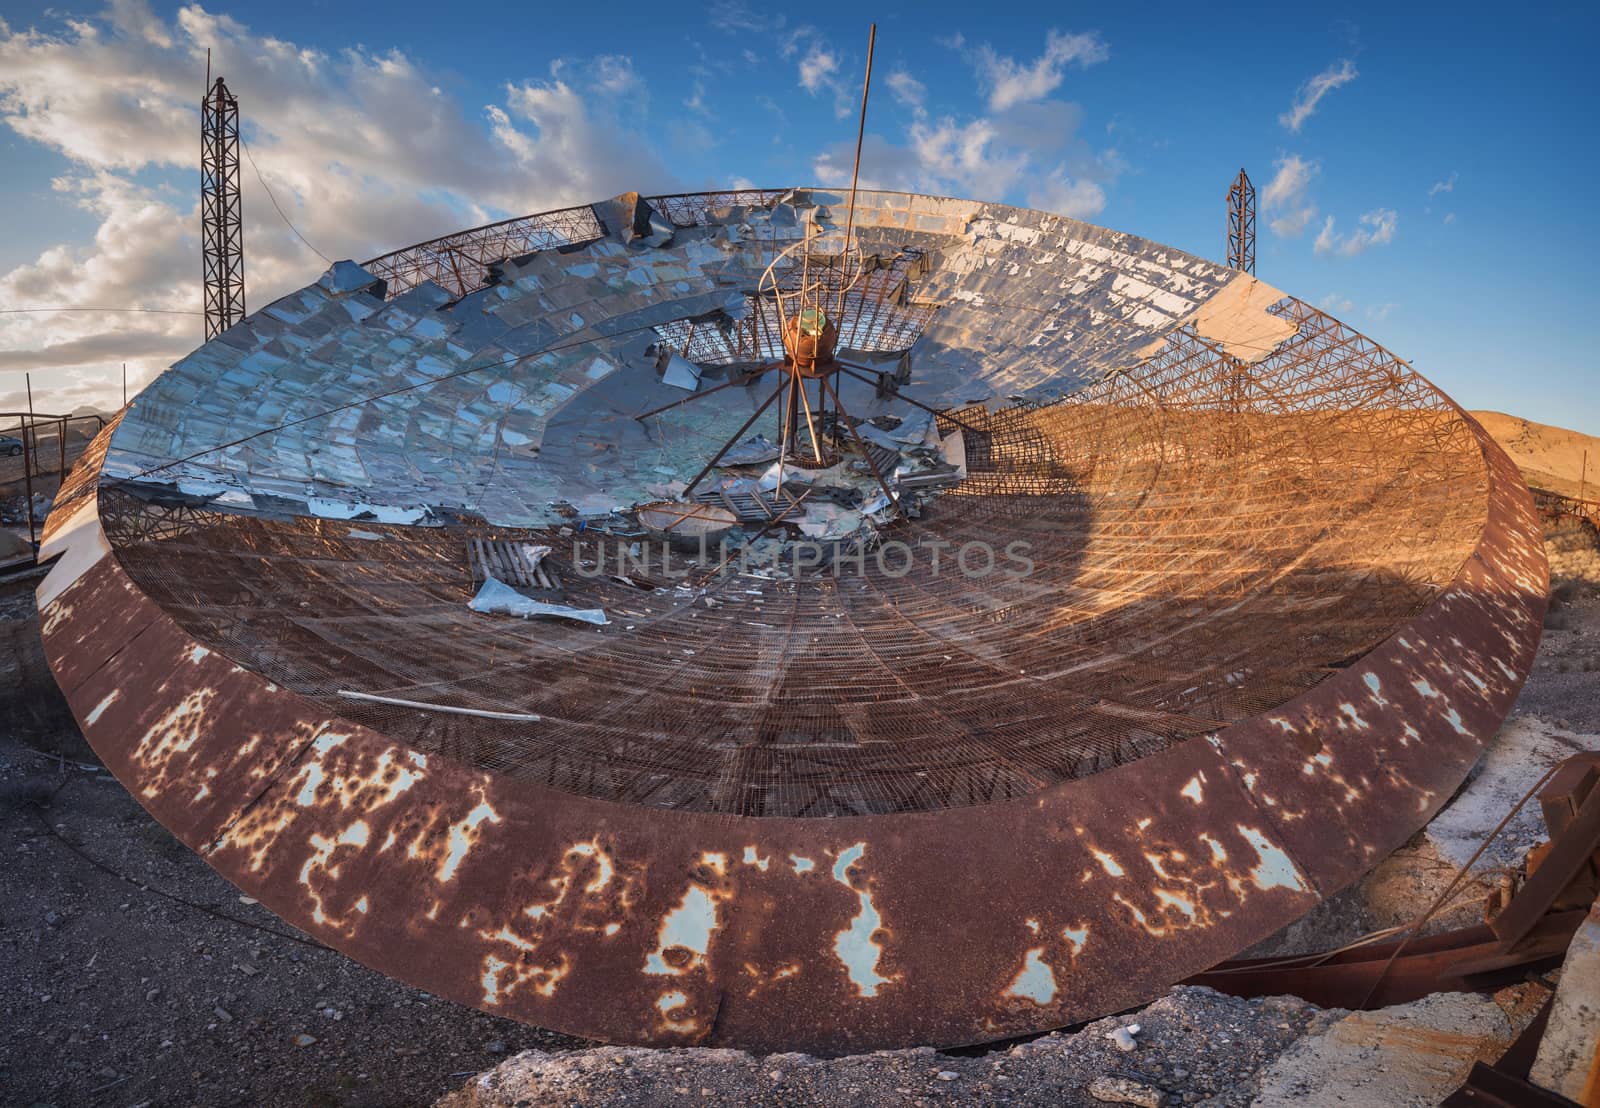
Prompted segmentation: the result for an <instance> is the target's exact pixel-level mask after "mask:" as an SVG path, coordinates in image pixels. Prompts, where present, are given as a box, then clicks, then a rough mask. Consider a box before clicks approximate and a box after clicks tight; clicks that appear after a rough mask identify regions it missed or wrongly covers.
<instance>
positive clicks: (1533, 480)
mask: <svg viewBox="0 0 1600 1108" xmlns="http://www.w3.org/2000/svg"><path fill="white" fill-rule="evenodd" d="M1469 414H1470V415H1471V416H1472V418H1474V419H1476V420H1477V421H1478V422H1479V423H1481V424H1483V429H1484V430H1485V431H1488V432H1489V434H1491V435H1493V436H1494V440H1495V441H1496V442H1498V443H1499V444H1500V446H1501V447H1502V448H1503V449H1504V450H1505V452H1506V453H1507V454H1509V455H1511V460H1512V461H1513V462H1516V463H1517V466H1518V467H1519V468H1520V469H1521V470H1522V475H1523V476H1524V477H1525V478H1527V481H1528V484H1530V485H1534V486H1537V487H1539V488H1543V489H1549V490H1550V491H1551V492H1559V493H1561V494H1562V495H1564V496H1578V495H1579V493H1580V492H1581V493H1582V495H1583V496H1584V497H1585V498H1587V499H1589V500H1600V489H1596V488H1595V479H1596V477H1597V475H1600V438H1597V437H1596V436H1594V435H1585V434H1583V433H1582V432H1580V431H1568V430H1567V429H1566V428H1564V427H1551V426H1549V425H1548V424H1544V423H1535V422H1533V421H1532V420H1531V419H1521V418H1519V417H1517V416H1510V415H1506V414H1505V413H1504V412H1487V411H1485V412H1471V413H1469ZM1586 453H1587V455H1588V464H1587V469H1585V462H1584V456H1585V454H1586Z"/></svg>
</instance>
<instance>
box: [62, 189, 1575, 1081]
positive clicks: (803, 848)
mask: <svg viewBox="0 0 1600 1108" xmlns="http://www.w3.org/2000/svg"><path fill="white" fill-rule="evenodd" d="M843 201H844V197H843V195H842V194H838V193H832V192H827V191H822V190H796V191H747V192H737V193H719V194H710V195H697V196H676V197H659V198H653V199H649V200H646V201H640V200H639V198H637V197H634V196H624V197H619V198H617V199H615V200H612V201H607V202H604V203H600V204H596V205H594V206H592V207H580V208H574V209H570V210H566V211H559V212H552V213H547V214H544V215H537V216H531V217H528V218H526V219H519V220H513V221H510V222H508V223H503V224H498V225H494V226H491V227H487V228H480V229H477V230H473V231H467V232H463V233H461V234H458V235H452V236H449V237H447V238H444V239H439V240H437V241H434V242H430V243H424V244H421V245H418V246H414V247H410V248H408V249H406V250H402V251H399V252H397V253H394V254H390V255H387V256H385V257H382V258H379V259H376V260H374V261H372V262H369V263H367V264H366V265H365V266H362V267H358V266H356V265H353V264H351V263H348V262H346V263H340V264H338V265H336V266H334V267H333V269H331V270H330V271H329V272H328V273H327V274H325V275H324V276H323V278H322V279H321V280H320V281H318V282H317V283H316V284H314V285H311V286H309V287H307V288H305V289H303V290H301V291H300V292H297V293H294V294H293V295H290V296H288V297H285V298H284V299H282V300H280V301H278V302H277V303H275V304H273V305H271V306H270V307H268V308H266V309H264V310H262V311H260V312H258V313H257V314H255V315H254V316H251V317H250V318H249V319H247V320H246V321H245V322H243V323H241V324H239V325H238V326H235V327H233V328H232V329H230V330H228V331H227V332H225V333H224V334H222V335H221V336H219V337H218V338H217V339H215V340H214V341H212V342H209V343H207V344H206V345H205V346H203V347H201V348H200V349H199V350H197V351H195V352H194V353H193V354H192V355H190V356H189V357H187V358H185V359H184V360H183V361H181V362H179V363H178V364H177V365H175V366H174V367H173V368H172V369H171V370H169V371H168V372H167V373H166V374H164V375H163V376H162V377H161V378H160V379H159V380H157V381H156V382H155V383H154V384H153V385H151V386H150V387H149V388H148V389H146V390H145V392H144V393H143V394H142V395H140V397H139V398H138V400H137V401H136V402H135V403H134V404H133V405H132V406H131V407H130V408H129V409H128V410H127V412H126V413H125V414H124V415H123V417H122V418H121V421H120V423H119V424H118V425H116V426H115V427H113V428H111V429H108V431H107V433H106V434H104V435H102V436H101V437H100V439H99V440H98V442H97V445H96V447H95V449H94V450H93V451H92V452H91V454H90V455H89V456H88V457H87V458H86V459H85V461H84V462H83V464H82V465H81V466H80V467H79V469H78V470H77V472H76V473H75V475H74V477H73V479H72V481H71V482H70V484H69V487H68V488H67V489H65V490H64V491H63V493H62V496H61V497H60V499H59V500H58V502H57V504H56V508H55V510H54V512H53V514H52V516H51V518H50V524H49V529H48V540H47V543H46V553H47V554H60V555H61V556H62V557H61V561H60V562H59V563H58V564H57V566H56V568H55V570H54V571H53V572H52V574H51V575H50V577H49V578H48V579H47V580H46V582H45V583H44V584H43V585H42V586H41V588H40V590H39V599H40V607H41V612H42V616H43V620H44V637H45V646H46V649H47V651H48V655H49V658H50V661H51V664H52V666H53V667H54V669H55V673H56V676H57V678H58V680H59V682H60V684H61V686H62V688H63V689H64V690H65V692H66V694H67V697H68V699H69V700H70V701H71V703H72V705H73V708H74V710H75V711H76V713H77V717H78V719H79V721H80V722H81V723H82V725H83V729H84V733H85V734H86V735H87V736H88V738H89V740H90V742H92V743H93V744H94V746H95V748H96V749H97V750H98V751H99V753H100V754H101V755H102V757H104V759H105V761H106V763H107V765H108V766H110V768H111V769H112V770H113V771H114V772H115V773H116V774H117V776H118V777H119V778H120V779H121V780H122V781H123V782H124V783H126V785H127V786H128V787H129V789H131V790H132V791H133V792H134V794H135V795H136V796H138V798H139V799H140V801H141V802H142V803H143V804H144V805H145V806H146V807H147V808H149V810H150V811H151V812H152V813H153V814H154V815H155V816H156V817H157V818H159V819H160V820H161V821H162V822H163V823H164V824H166V825H167V826H168V827H169V828H171V829H172V830H173V831H174V832H175V833H176V834H177V835H178V836H179V837H181V838H182V839H183V840H184V841H185V842H186V843H188V844H189V845H190V846H191V847H192V848H194V849H195V850H196V851H198V852H199V853H201V854H202V855H203V856H204V857H205V858H206V859H207V860H208V861H209V862H210V863H211V864H212V865H213V866H215V867H216V868H217V869H218V870H220V871H221V872H222V873H223V874H225V875H226V876H227V877H228V878H229V879H230V880H232V881H233V882H235V883H236V884H237V885H238V886H239V887H240V888H241V889H243V890H245V891H246V892H248V893H249V894H250V895H251V896H254V897H256V898H258V899H259V900H261V901H262V902H263V903H265V904H266V905H268V906H269V907H271V908H272V909H273V910H274V911H276V912H277V913H279V914H280V915H281V916H283V917H284V918H285V919H287V920H289V921H291V922H293V923H295V924H296V925H298V926H300V927H302V928H304V929H305V930H307V931H309V932H310V933H311V934H313V935H315V936H316V937H317V938H319V939H321V940H322V941H324V942H327V943H329V944H330V945H332V946H334V947H336V948H338V949H340V950H342V951H344V952H346V953H347V954H349V955H350V956H351V957H354V958H357V959H359V960H360V961H362V962H365V963H367V964H368V965H371V966H374V967H376V968H378V969H381V970H383V971H385V972H387V973H390V974H393V975H394V976H396V977H400V978H403V979H405V980H407V981H410V982H412V983H414V984H416V985H418V986H421V987H423V988H426V989H428V990H429V991H432V992H435V993H438V994H440V995H442V996H446V997H450V998H452V999H455V1000H458V1001H460V1002H462V1003H465V1004H471V1005H475V1006H477V1007H480V1008H482V1009H484V1010H485V1011H489V1012H493V1013H496V1014H500V1015H506V1016H512V1017H515V1018H517V1019H521V1020H525V1021H528V1022H531V1023H536V1024H540V1025H543V1026H546V1027H552V1028H559V1029H561V1030H563V1031H567V1032H571V1033H574V1034H577V1035H583V1036H589V1037H593V1038H597V1039H604V1040H610V1041H616V1042H636V1043H654V1044H689V1043H706V1044H725V1045H733V1046H741V1047H748V1048H752V1049H758V1050H764V1049H798V1050H806V1051H812V1052H841V1051H847V1050H862V1049H870V1048H877V1047H893V1046H901V1045H905V1044H911V1043H931V1044H954V1043H967V1042H973V1041H977V1040H984V1039H993V1038H998V1037H1002V1036H1008V1035H1014V1034H1018V1033H1022V1032H1029V1031H1036V1030H1039V1029H1042V1028H1048V1027H1055V1026H1060V1025H1063V1024H1066V1023H1069V1022H1072V1021H1076V1020H1081V1019H1084V1018H1087V1017H1092V1016H1095V1015H1099V1014H1102V1013H1105V1012H1109V1011H1115V1010H1118V1009H1122V1008H1125V1007H1127V1006H1129V1005H1132V1004H1135V1003H1138V1002H1141V1001H1144V1000H1148V999H1149V998H1150V997H1152V996H1154V995H1156V994H1157V993H1159V992H1160V991H1161V990H1162V989H1164V988H1165V987H1166V986H1167V985H1169V984H1170V983H1172V982H1174V981H1177V980H1179V979H1182V978H1184V977H1186V976H1188V975H1190V974H1193V973H1195V972H1197V971H1199V970H1202V969H1204V968H1206V967H1208V966H1210V965H1212V964H1214V963H1215V962H1217V961H1219V960H1221V959H1224V958H1226V957H1228V956H1230V955H1232V954H1234V953H1235V952H1237V951H1239V950H1241V949H1242V948H1244V947H1246V946H1248V945H1249V944H1251V943H1253V942H1255V941H1256V940H1258V939H1261V938H1263V937H1264V936H1266V935H1268V934H1270V933H1272V932H1273V931H1275V930H1277V929H1279V928H1280V927H1282V926H1283V925H1285V924H1286V923H1288V922H1290V921H1292V920H1294V919H1296V918H1298V917H1299V916H1300V915H1301V914H1303V913H1304V912H1306V911H1307V910H1308V909H1309V908H1310V907H1311V906H1313V905H1314V904H1316V903H1317V902H1318V901H1319V899H1321V898H1323V897H1326V896H1328V895H1329V894H1331V893H1333V892H1334V891H1336V890H1338V889H1340V888H1341V887H1343V886H1344V885H1346V884H1348V883H1349V882H1351V881H1352V880H1354V879H1355V878H1356V877H1357V876H1359V875H1360V874H1361V873H1362V872H1364V871H1365V870H1366V869H1368V868H1369V867H1371V866H1372V865H1374V864H1375V863H1376V862H1377V861H1379V860H1380V859H1381V858H1383V857H1384V856H1385V855H1386V854H1387V853H1388V852H1389V851H1391V850H1392V849H1394V848H1395V847H1396V846H1398V845H1399V844H1400V843H1401V842H1403V841H1404V840H1405V838H1406V837H1407V836H1408V835H1410V834H1411V833H1412V831H1413V830H1414V829H1415V828H1417V827H1418V826H1420V825H1421V824H1422V823H1423V822H1425V821H1426V820H1427V819H1428V818H1429V816H1430V815H1431V814H1432V813H1433V812H1434V811H1435V810H1436V809H1437V808H1438V807H1439V806H1440V805H1441V804H1442V803H1443V802H1444V801H1445V799H1446V798H1447V797H1448V796H1449V795H1450V793H1451V791H1452V790H1453V789H1454V788H1455V787H1456V785H1457V784H1458V783H1459V782H1460V781H1461V780H1462V778H1463V776H1464V775H1465V773H1466V772H1467V770H1468V768H1469V767H1470V766H1471V765H1472V764H1473V761H1474V760H1475V758H1476V757H1477V755H1478V753H1479V751H1480V750H1481V748H1482V746H1483V744H1484V743H1485V741H1487V740H1488V739H1489V738H1490V737H1491V736H1492V735H1493V734H1494V732H1495V729H1496V727H1497V726H1498V724H1499V722H1500V720H1501V719H1502V717H1503V716H1504V715H1505V713H1506V712H1507V711H1508V709H1509V708H1510V706H1511V703H1512V701H1513V699H1514V697H1515V695H1516V692H1517V690H1518V687H1519V686H1520V684H1521V681H1522V679H1523V676H1524V674H1525V673H1526V672H1527V669H1528V667H1529V665H1530V664H1531V661H1532V658H1533V653H1534V649H1535V646H1536V643H1537V640H1538V636H1539V628H1540V620H1541V615H1542V609H1543V605H1544V595H1545V587H1546V570H1545V564H1544V555H1543V551H1542V547H1541V543H1540V533H1539V527H1538V523H1537V520H1536V517H1535V514H1534V510H1533V506H1532V503H1531V501H1530V499H1529V497H1528V495H1527V493H1526V490H1525V489H1524V487H1523V485H1522V483H1521V481H1520V480H1519V479H1518V476H1517V473H1516V471H1515V469H1514V468H1513V467H1512V465H1511V464H1510V462H1508V461H1507V459H1506V458H1505V456H1504V455H1503V454H1502V453H1501V452H1500V450H1499V449H1498V448H1496V447H1495V445H1494V444H1493V443H1492V442H1491V440H1490V439H1489V438H1488V436H1487V435H1486V434H1484V432H1483V431H1482V430H1481V429H1480V428H1479V427H1478V426H1477V425H1476V424H1475V423H1474V422H1473V421H1472V420H1471V419H1470V418H1468V417H1467V416H1466V415H1465V413H1463V412H1462V411H1461V410H1460V409H1459V408H1458V407H1457V406H1456V405H1455V404H1454V403H1452V402H1451V401H1450V400H1449V399H1448V398H1447V397H1445V396H1443V395H1442V394H1440V393H1439V392H1438V391H1437V390H1436V389H1434V388H1433V387H1432V386H1431V385H1429V384H1428V383H1427V382H1426V381H1425V380H1423V379H1422V378H1421V377H1419V376H1418V375H1416V374H1415V373H1413V372H1412V371H1411V370H1410V368H1409V367H1408V366H1406V365H1405V363H1403V362H1401V361H1399V360H1397V359H1396V358H1395V357H1394V356H1392V355H1391V354H1389V353H1388V352H1387V351H1386V350H1384V349H1383V348H1382V347H1380V346H1378V345H1376V344H1375V343H1373V342H1371V341H1369V340H1367V339H1366V338H1364V337H1362V336H1361V335H1359V334H1356V333H1355V332H1353V331H1351V330H1350V329H1349V328H1347V327H1345V326H1344V325H1342V324H1341V323H1339V322H1338V321H1336V320H1334V319H1332V318H1330V317H1329V316H1327V315H1325V314H1324V313H1322V312H1320V311H1318V310H1316V309H1315V308H1312V307H1310V306H1309V305H1307V304H1305V303H1303V302H1301V301H1299V300H1296V299H1294V298H1293V297H1290V296H1286V295H1284V294H1283V293H1281V292H1279V291H1277V290H1275V289H1272V288H1270V287H1269V286H1267V285H1265V284H1263V283H1262V282H1259V281H1257V280H1255V279H1254V278H1252V277H1249V276H1245V275H1243V274H1241V273H1238V272H1236V271H1233V270H1228V269H1224V268H1221V267H1219V266H1217V265H1214V264H1212V263H1209V262H1206V261H1203V260H1201V259H1199V258H1195V257H1192V256H1189V255H1187V254H1184V253H1182V252H1180V251H1176V250H1172V249H1169V248H1167V247H1164V246H1160V245H1157V244H1155V243H1151V242H1147V241H1145V240H1142V239H1139V238H1135V237H1133V236H1130V235H1124V234H1118V233H1115V232H1112V231H1108V230H1105V229H1103V228H1099V227H1093V226H1090V225H1087V224H1084V223H1080V222H1077V221H1074V220H1071V219H1064V218H1061V217H1057V216H1052V215H1046V214H1043V213H1040V212H1033V211H1023V210H1019V209H1015V208H1009V207H1005V206H1001V205H996V204H984V203H976V202H970V201H963V200H950V199H940V198H935V197H928V196H915V195H906V194H902V193H888V192H875V193H863V194H862V195H861V197H860V198H859V202H858V204H857V207H856V210H855V217H854V218H855V228H856V234H855V237H854V238H853V239H851V240H850V241H848V242H847V241H846V239H845V236H844V235H843V233H842V230H841V228H842V226H843V218H842V204H843ZM797 244H799V248H798V249H796V248H795V247H796V245H797ZM785 252H787V253H786V258H787V261H785V262H783V263H782V264H780V265H778V266H777V267H775V268H770V269H769V267H770V266H771V263H772V262H773V259H774V258H775V257H776V256H778V255H780V254H785ZM808 281H810V282H820V284H814V285H813V287H814V288H815V289H817V290H818V292H817V296H816V297H815V298H814V299H816V301H817V303H815V304H810V305H806V304H801V305H799V307H798V310H796V311H793V312H784V313H780V312H778V311H777V299H778V296H779V293H778V291H777V290H778V289H780V288H781V289H783V290H785V292H784V295H788V294H789V293H791V292H793V291H794V290H795V289H798V288H801V287H803V286H804V285H805V284H806V282H808ZM786 282H787V283H786ZM830 297H831V303H828V302H827V300H828V299H829V298H830ZM809 310H816V311H817V312H819V313H820V314H819V315H818V316H810V317H804V318H801V313H802V312H804V311H809ZM788 320H794V321H795V324H796V325H795V326H794V327H793V328H789V327H788V325H787V321H788ZM830 329H831V330H830ZM796 336H799V338H797V337H796ZM799 339H804V340H806V341H808V342H810V343H811V344H812V345H811V346H809V347H806V348H805V349H804V350H800V348H798V347H795V346H794V345H793V344H794V343H795V342H797V341H799ZM797 350H799V354H800V356H799V357H796V351H797ZM829 359H834V361H830V360H829ZM802 363H804V364H802ZM845 368H849V372H845ZM800 370H804V371H805V372H800ZM796 380H798V381H800V382H802V384H801V386H800V390H799V391H798V392H797V391H795V390H794V389H792V388H791V389H788V390H787V391H786V390H785V382H792V381H796ZM763 404H767V407H766V408H765V410H761V409H762V405H763ZM808 417H809V418H808ZM719 451H720V452H721V453H720V455H719ZM813 454H814V455H815V456H813ZM702 471H704V472H703V473H702ZM663 504H674V505H676V504H682V505H683V506H684V511H685V512H686V513H693V512H695V511H696V508H695V505H710V506H714V507H715V508H717V509H718V512H717V513H715V515H716V518H717V519H727V518H729V517H731V518H733V519H736V520H737V521H738V526H737V528H733V527H731V526H730V530H729V531H728V532H727V533H726V534H725V535H724V536H723V538H724V539H726V538H727V537H728V536H735V538H733V539H732V541H726V542H723V541H719V542H718V543H717V544H716V545H714V546H710V547H708V548H707V549H706V550H704V551H695V552H692V553H686V552H685V551H684V550H683V544H682V543H667V544H663V543H661V542H659V541H657V539H656V537H655V536H656V535H658V534H659V533H660V532H661V531H662V528H661V526H660V524H661V522H662V520H661V519H660V518H659V516H658V515H655V514H652V513H650V512H647V513H646V515H645V518H641V517H640V515H639V509H640V508H648V507H650V506H652V505H653V506H655V508H656V510H659V508H660V506H661V505H663ZM686 518H688V517H687V516H686ZM669 530H670V529H669ZM469 602H471V603H472V605H473V607H471V608H469ZM519 615H520V616H524V617H526V618H515V617H516V616H519ZM596 616H598V618H595V617H596Z"/></svg>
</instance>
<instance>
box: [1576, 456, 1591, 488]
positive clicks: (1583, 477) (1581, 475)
mask: <svg viewBox="0 0 1600 1108" xmlns="http://www.w3.org/2000/svg"><path fill="white" fill-rule="evenodd" d="M1588 477H1589V451H1588V450H1587V449H1585V450H1584V452H1583V468H1582V469H1581V470H1579V471H1578V499H1579V500H1582V499H1583V486H1584V484H1585V483H1586V482H1587V480H1588Z"/></svg>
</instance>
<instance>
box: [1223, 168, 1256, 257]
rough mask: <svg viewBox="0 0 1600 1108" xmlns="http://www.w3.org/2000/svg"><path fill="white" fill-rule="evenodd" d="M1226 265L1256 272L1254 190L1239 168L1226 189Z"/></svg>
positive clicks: (1246, 175)
mask: <svg viewBox="0 0 1600 1108" xmlns="http://www.w3.org/2000/svg"><path fill="white" fill-rule="evenodd" d="M1228 265H1229V266H1231V267H1232V268H1234V269H1242V270H1244V271H1245V272H1246V273H1251V274H1253V273H1255V271H1256V187H1255V186H1254V185H1252V184H1251V183H1250V177H1249V175H1248V174H1246V173H1245V171H1244V170H1243V169H1242V168H1241V169H1240V170H1239V176H1238V177H1236V178H1234V182H1233V184H1232V185H1230V186H1229V187H1228Z"/></svg>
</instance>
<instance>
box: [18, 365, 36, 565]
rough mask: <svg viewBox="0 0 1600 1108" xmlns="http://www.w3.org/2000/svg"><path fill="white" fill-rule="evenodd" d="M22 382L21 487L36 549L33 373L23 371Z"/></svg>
mask: <svg viewBox="0 0 1600 1108" xmlns="http://www.w3.org/2000/svg"><path fill="white" fill-rule="evenodd" d="M22 382H23V384H24V385H25V386H26V387H27V390H28V422H27V424H26V425H25V426H24V427H23V428H22V487H23V495H24V496H26V497H27V498H28V545H29V546H30V547H33V548H35V550H36V551H37V547H38V545H39V542H38V536H37V535H36V534H35V533H34V530H33V453H34V451H33V446H32V443H33V375H32V374H30V373H24V374H23V375H22ZM35 556H37V553H36V554H35Z"/></svg>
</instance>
